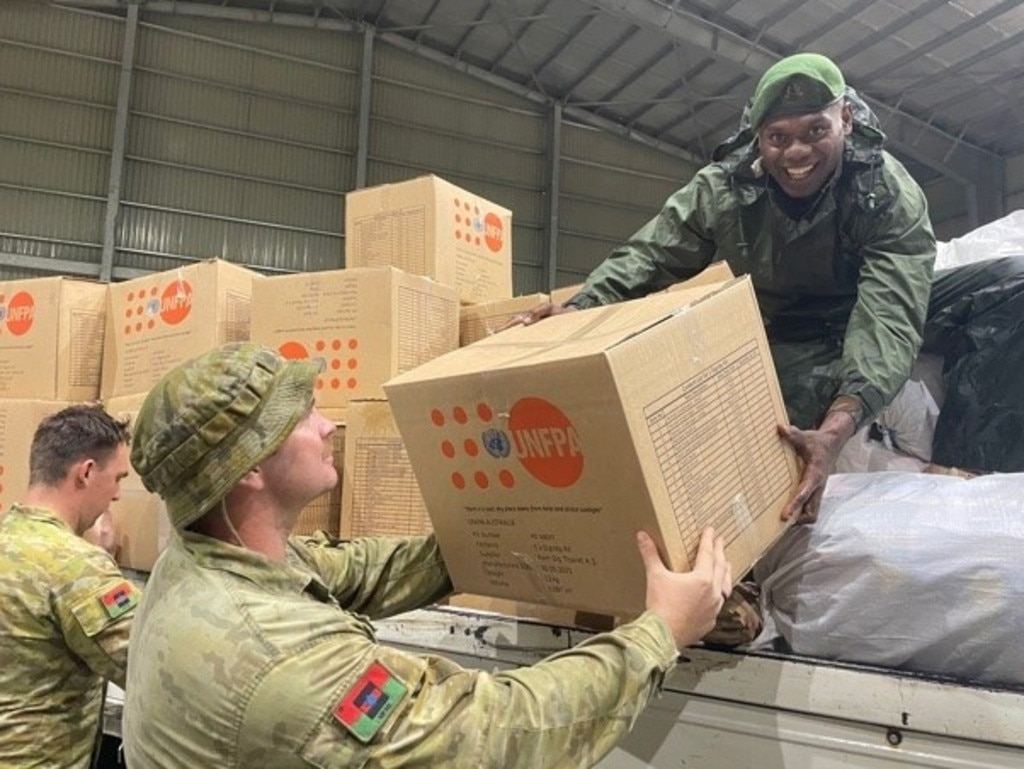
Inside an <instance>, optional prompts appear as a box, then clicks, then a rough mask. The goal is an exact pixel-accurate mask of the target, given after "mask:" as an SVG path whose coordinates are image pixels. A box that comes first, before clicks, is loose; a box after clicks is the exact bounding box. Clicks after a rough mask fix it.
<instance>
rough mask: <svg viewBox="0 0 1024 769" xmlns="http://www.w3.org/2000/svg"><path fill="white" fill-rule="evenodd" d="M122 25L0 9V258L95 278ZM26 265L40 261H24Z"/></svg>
mask: <svg viewBox="0 0 1024 769" xmlns="http://www.w3.org/2000/svg"><path fill="white" fill-rule="evenodd" d="M123 27H124V23H123V21H121V20H119V19H116V18H110V17H97V16H90V15H82V14H72V13H69V12H66V11H57V10H55V9H53V8H51V7H49V6H45V5H42V4H35V3H18V2H5V3H0V254H3V257H2V258H3V262H4V265H3V274H4V275H5V276H10V277H14V276H23V277H24V276H28V275H32V274H38V273H37V272H36V271H35V270H34V269H28V268H26V267H24V266H19V261H18V259H19V257H40V258H45V259H47V260H49V261H52V262H54V263H55V264H59V265H61V266H62V267H61V269H63V270H65V271H70V272H78V273H80V274H98V269H99V263H100V252H101V249H102V244H103V221H104V213H105V210H106V198H107V179H108V171H109V167H110V152H111V142H112V135H113V123H114V110H115V104H116V101H117V83H118V68H119V66H120V55H121V45H122V37H123ZM26 264H34V262H31V261H28V260H26Z"/></svg>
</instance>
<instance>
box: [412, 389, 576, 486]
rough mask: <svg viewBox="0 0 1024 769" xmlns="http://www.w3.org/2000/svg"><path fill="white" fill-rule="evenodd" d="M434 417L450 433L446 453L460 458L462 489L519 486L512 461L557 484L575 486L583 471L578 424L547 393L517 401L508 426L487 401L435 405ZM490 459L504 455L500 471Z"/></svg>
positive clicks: (456, 478) (457, 472)
mask: <svg viewBox="0 0 1024 769" xmlns="http://www.w3.org/2000/svg"><path fill="white" fill-rule="evenodd" d="M431 421H432V422H433V424H434V425H435V427H438V428H440V429H443V430H444V431H445V433H446V435H445V437H444V438H443V439H442V440H441V443H440V449H441V453H442V455H444V457H446V458H447V459H451V460H457V461H458V465H459V466H458V467H457V468H455V469H454V470H453V472H452V474H451V482H452V485H453V486H455V487H456V488H458V489H464V488H467V487H468V486H470V485H475V486H476V487H477V488H479V489H487V488H489V487H490V486H491V485H494V484H497V485H500V486H504V487H505V488H514V487H515V486H516V484H517V474H518V470H517V468H516V467H515V465H513V466H512V467H509V465H508V460H514V461H515V462H516V463H518V465H519V467H521V468H522V470H525V471H526V472H527V473H528V474H529V475H530V476H532V477H533V478H534V479H535V480H537V481H539V482H540V483H543V484H544V485H545V486H550V487H552V488H556V489H564V488H568V487H569V486H572V485H573V484H575V483H576V482H577V481H578V480H579V479H580V476H582V475H583V449H582V446H581V444H580V438H579V434H578V433H577V431H576V427H575V426H574V425H573V424H572V422H571V421H570V420H569V417H567V416H566V415H565V414H564V413H563V412H562V410H561V409H559V408H558V407H557V406H555V405H554V404H552V403H550V402H549V401H546V400H544V399H543V398H535V397H527V398H521V399H520V400H518V401H516V402H515V404H513V406H512V408H511V410H510V411H509V414H508V422H507V426H502V425H499V424H495V418H494V411H493V409H491V407H490V406H488V405H487V404H485V403H480V404H478V405H477V406H476V408H475V409H472V410H467V409H465V408H463V407H462V406H456V407H454V408H453V409H451V410H450V412H447V413H446V412H445V411H443V410H441V409H434V410H433V411H432V412H431ZM476 436H479V438H477V437H476ZM488 458H493V459H497V460H502V463H501V465H499V466H498V472H497V473H494V472H493V470H494V468H495V465H494V464H493V463H491V462H487V461H486V460H487V459H488ZM481 460H482V461H481Z"/></svg>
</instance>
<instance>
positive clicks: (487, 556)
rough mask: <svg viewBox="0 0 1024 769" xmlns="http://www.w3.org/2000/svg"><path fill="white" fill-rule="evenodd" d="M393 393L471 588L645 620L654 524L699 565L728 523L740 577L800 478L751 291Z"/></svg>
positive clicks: (468, 366) (651, 311) (620, 313)
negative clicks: (646, 535)
mask: <svg viewBox="0 0 1024 769" xmlns="http://www.w3.org/2000/svg"><path fill="white" fill-rule="evenodd" d="M385 391H386V392H387V394H388V398H389V400H390V402H391V407H392V410H393V412H394V414H395V419H396V422H397V424H398V427H399V429H400V430H401V434H402V437H403V438H404V440H405V445H406V447H407V449H408V454H409V458H410V461H411V462H412V466H413V468H414V469H415V472H416V476H417V478H418V479H419V481H420V487H421V489H422V491H423V496H424V499H425V500H426V504H427V509H428V510H429V511H430V516H431V520H432V522H433V526H434V529H435V531H436V532H437V536H438V541H439V543H440V546H441V549H442V552H443V553H444V556H445V560H446V562H447V564H448V567H449V570H450V571H451V574H452V578H453V580H454V583H455V588H456V589H457V590H459V591H462V592H469V593H478V594H482V595H490V596H495V597H501V598H511V599H516V600H523V601H529V602H531V603H541V604H546V605H552V606H564V607H567V608H573V609H580V610H584V611H592V612H596V613H599V614H609V615H616V616H623V615H630V614H635V613H637V612H639V611H641V610H642V609H643V606H644V592H645V591H644V586H645V581H644V570H643V565H642V562H641V559H640V557H639V555H638V554H637V552H636V545H635V532H636V531H637V530H638V529H643V530H646V531H649V532H650V533H651V534H652V535H653V536H654V537H655V539H656V540H657V542H658V545H659V548H660V549H661V551H662V554H663V556H664V558H665V560H666V562H667V563H668V564H669V565H670V566H671V567H672V568H674V569H676V570H684V569H689V568H690V567H691V563H692V561H693V558H694V555H695V553H696V546H697V542H698V540H699V536H700V532H701V530H702V529H703V528H704V527H705V526H706V525H708V524H711V525H714V526H715V528H716V529H717V530H718V531H719V532H720V533H721V534H723V535H724V536H725V538H726V542H727V554H728V557H729V560H730V562H731V563H732V567H733V573H734V574H735V575H736V576H737V577H738V576H739V575H742V574H743V573H744V572H746V570H747V569H748V568H749V567H750V566H751V564H752V563H753V561H754V560H755V559H756V558H757V557H758V555H760V554H761V552H762V551H763V550H764V549H765V548H766V547H767V546H768V545H769V544H770V543H771V542H772V541H774V540H775V539H776V537H777V536H778V535H779V534H780V533H781V532H782V530H783V528H784V524H783V523H782V522H781V521H780V519H779V515H780V513H781V511H782V509H783V507H784V505H785V504H786V502H787V501H788V500H789V498H790V497H791V495H792V493H793V491H794V490H795V485H796V482H797V479H798V469H797V463H796V459H795V456H794V454H793V452H792V450H791V449H790V448H789V447H788V446H787V445H786V444H785V443H784V442H783V441H782V439H781V438H780V437H779V435H778V434H777V430H776V426H777V424H779V423H784V422H785V421H786V414H785V410H784V408H783V404H782V398H781V394H780V391H779V386H778V381H777V379H776V377H775V370H774V367H773V365H772V359H771V356H770V353H769V349H768V344H767V341H766V339H765V335H764V330H763V327H762V325H761V315H760V312H759V311H758V308H757V302H756V301H755V299H754V292H753V289H752V287H751V283H750V280H749V278H738V279H735V280H733V281H730V282H728V283H725V284H717V285H713V286H710V287H709V286H705V287H700V288H695V289H692V290H690V291H675V292H671V293H662V294H657V295H654V296H650V297H647V298H645V299H641V300H636V301H632V302H624V303H621V304H615V305H610V306H606V307H598V308H593V309H590V310H584V311H581V312H573V313H566V314H563V315H558V316H555V317H552V318H550V319H548V320H545V321H544V322H542V323H538V324H535V325H533V326H528V327H520V328H514V329H511V330H509V331H507V332H503V333H502V334H498V335H497V336H494V337H491V338H489V339H484V340H481V341H479V342H477V343H476V344H474V345H471V346H470V347H464V348H462V349H460V350H457V351H455V352H452V353H449V354H448V355H445V356H442V357H441V358H438V359H437V360H434V361H431V362H429V363H426V364H424V365H423V366H421V367H420V368H418V369H416V370H414V371H411V372H408V373H406V374H403V375H401V376H398V377H396V378H395V379H394V380H392V381H391V382H390V383H388V385H386V386H385Z"/></svg>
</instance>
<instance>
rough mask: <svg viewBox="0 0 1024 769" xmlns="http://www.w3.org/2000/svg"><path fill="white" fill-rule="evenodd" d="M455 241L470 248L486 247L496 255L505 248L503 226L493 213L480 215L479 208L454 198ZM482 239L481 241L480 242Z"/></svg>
mask: <svg viewBox="0 0 1024 769" xmlns="http://www.w3.org/2000/svg"><path fill="white" fill-rule="evenodd" d="M454 203H455V239H456V240H457V241H461V242H465V243H467V244H469V245H472V246H480V245H485V246H487V248H488V250H490V251H492V252H494V253H498V252H499V251H501V249H502V248H504V247H505V225H504V224H503V223H502V221H501V217H500V216H498V215H497V214H495V213H488V214H482V213H481V211H480V206H478V205H476V204H475V203H470V202H469V201H466V200H460V199H459V198H455V200H454ZM481 238H482V240H481Z"/></svg>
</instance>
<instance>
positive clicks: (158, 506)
mask: <svg viewBox="0 0 1024 769" xmlns="http://www.w3.org/2000/svg"><path fill="white" fill-rule="evenodd" d="M145 399H146V394H145V393H142V394H137V395H128V396H122V397H119V398H111V399H110V400H108V401H107V402H106V403H105V404H104V407H105V408H106V410H107V413H108V414H110V415H111V416H113V417H114V418H115V419H126V420H128V421H129V423H130V424H131V426H132V427H133V428H134V424H135V420H136V418H137V417H138V415H139V411H141V410H142V403H143V401H144V400H145ZM110 522H111V525H112V526H113V529H114V558H115V559H116V560H117V563H118V564H119V565H120V566H123V567H125V568H129V569H136V570H137V571H151V570H152V569H153V564H154V563H156V559H157V557H158V556H159V555H160V553H162V552H163V550H164V548H165V547H167V545H168V543H169V542H170V541H171V537H172V536H173V529H172V528H171V521H170V519H169V518H168V517H167V508H166V506H165V505H164V502H163V500H162V499H161V498H160V496H159V495H157V494H154V493H152V492H150V491H147V490H146V487H145V486H144V485H143V484H142V478H140V477H139V475H138V473H136V472H135V468H133V467H131V466H129V468H128V477H126V478H125V479H124V480H123V481H121V498H120V499H118V500H117V501H116V502H113V503H112V504H111V505H110Z"/></svg>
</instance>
